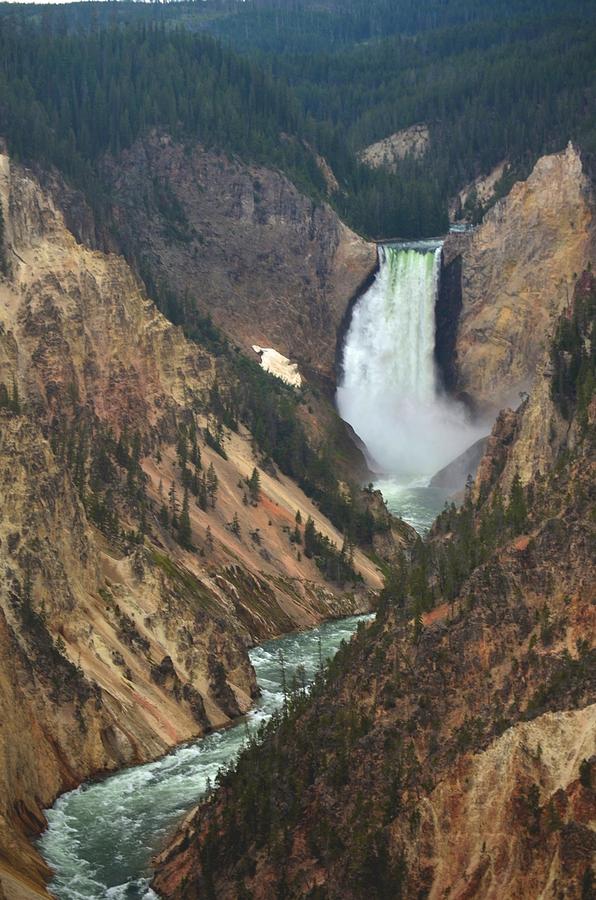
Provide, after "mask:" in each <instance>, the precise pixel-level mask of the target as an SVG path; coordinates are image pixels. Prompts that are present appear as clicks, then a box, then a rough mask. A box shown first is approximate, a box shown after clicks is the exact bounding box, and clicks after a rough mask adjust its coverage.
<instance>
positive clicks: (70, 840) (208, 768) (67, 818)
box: [38, 616, 372, 900]
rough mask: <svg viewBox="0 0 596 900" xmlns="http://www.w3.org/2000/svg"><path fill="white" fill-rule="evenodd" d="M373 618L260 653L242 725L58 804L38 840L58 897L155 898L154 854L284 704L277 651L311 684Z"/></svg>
mask: <svg viewBox="0 0 596 900" xmlns="http://www.w3.org/2000/svg"><path fill="white" fill-rule="evenodd" d="M370 618H372V617H371V616H353V617H351V618H347V619H340V620H338V621H335V622H327V623H325V624H323V625H321V626H320V627H318V628H313V629H312V630H310V631H306V632H303V633H302V634H293V635H289V636H288V637H284V638H280V639H279V640H276V641H268V642H267V643H266V644H262V645H261V646H259V647H255V648H254V649H253V650H251V651H250V657H251V661H252V664H253V666H254V668H255V672H256V674H257V680H258V683H259V686H260V688H261V691H262V695H261V698H260V700H259V702H258V704H257V706H256V707H255V709H254V710H253V711H252V713H250V715H249V716H247V717H246V718H245V719H244V720H243V721H241V722H240V723H238V724H236V725H234V726H232V727H231V728H228V729H226V730H225V731H219V732H216V733H214V734H211V735H208V736H207V737H205V738H203V739H201V740H198V741H195V742H194V743H192V744H187V745H185V746H183V747H179V748H178V749H177V750H174V751H173V752H172V753H170V754H168V756H165V757H164V758H163V759H159V760H156V761H155V762H152V763H148V764H147V765H144V766H135V767H134V768H131V769H125V770H123V771H122V772H119V773H117V774H116V775H113V776H111V777H110V778H106V779H104V780H102V781H100V782H95V783H89V784H84V785H82V786H81V787H80V788H78V789H77V790H75V791H71V792H70V793H68V794H64V795H63V796H62V797H60V798H59V799H58V800H57V801H56V803H55V804H54V806H53V807H52V809H50V810H47V811H46V815H47V819H48V829H47V831H46V832H45V833H44V834H43V835H42V837H41V838H40V840H39V842H38V848H39V850H40V851H41V853H42V855H43V857H44V858H45V860H46V862H48V863H49V865H50V866H52V868H53V869H54V870H55V873H56V874H55V877H54V878H53V880H52V882H51V884H50V890H51V892H52V893H53V894H54V895H55V896H56V897H58V898H59V900H106V898H109V900H156V895H155V893H154V892H153V891H152V890H151V888H150V887H149V882H150V879H151V859H152V857H153V856H154V855H155V854H156V853H157V852H158V851H159V850H160V849H161V848H162V847H163V846H164V844H165V842H166V841H167V838H168V836H169V835H171V834H172V832H173V830H174V828H175V826H176V824H177V823H178V822H179V821H180V819H181V818H182V817H183V816H184V814H185V813H187V812H188V810H189V809H190V808H191V807H192V806H194V805H195V804H196V802H197V800H198V799H199V797H200V796H201V795H202V794H203V793H204V792H205V789H206V787H207V784H208V782H211V783H213V782H214V780H215V777H216V775H217V773H218V771H219V769H220V768H221V767H222V766H224V765H229V764H230V763H231V762H232V761H233V760H234V759H235V758H236V756H237V755H238V753H239V751H240V749H241V748H242V746H243V744H244V742H245V741H246V739H247V736H248V734H249V733H250V732H253V731H254V730H256V729H257V728H258V727H259V726H260V725H261V724H262V723H263V722H266V721H268V720H269V719H270V718H271V715H272V714H273V712H274V711H275V710H276V709H278V708H279V707H280V706H281V704H282V703H283V692H282V677H281V668H280V661H279V653H280V651H281V652H282V653H283V656H284V666H285V672H286V678H287V680H288V683H291V680H292V677H293V675H294V673H295V672H296V671H297V669H298V667H299V666H302V667H303V668H304V672H305V675H306V679H307V681H309V682H310V681H312V679H313V678H314V676H315V674H316V672H317V670H318V669H319V666H320V662H321V659H323V660H326V659H329V658H330V657H332V656H334V655H335V653H336V652H337V650H338V649H339V647H340V645H341V642H342V641H344V640H349V639H350V637H351V636H352V634H353V632H354V631H355V629H356V627H357V626H358V623H359V622H363V621H366V620H368V619H370Z"/></svg>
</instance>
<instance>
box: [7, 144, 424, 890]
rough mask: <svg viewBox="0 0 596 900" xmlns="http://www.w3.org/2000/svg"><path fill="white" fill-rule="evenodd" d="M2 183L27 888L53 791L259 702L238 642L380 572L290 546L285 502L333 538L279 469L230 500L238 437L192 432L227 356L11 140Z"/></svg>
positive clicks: (36, 876)
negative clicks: (78, 219)
mask: <svg viewBox="0 0 596 900" xmlns="http://www.w3.org/2000/svg"><path fill="white" fill-rule="evenodd" d="M0 197H1V201H2V207H3V213H4V224H5V233H4V247H3V254H4V256H5V258H6V259H7V262H8V266H7V275H6V277H3V278H2V279H1V281H0V303H1V305H0V385H2V386H3V388H2V391H3V393H2V392H1V391H0V407H2V408H1V409H0V425H1V428H0V458H1V471H2V483H1V485H0V493H1V503H0V571H1V576H0V577H1V579H2V591H1V595H0V597H1V599H0V636H1V641H2V653H1V654H0V659H1V662H0V702H1V707H2V719H3V728H2V736H1V745H0V798H1V799H0V861H2V865H3V866H4V868H6V866H8V865H10V866H11V867H12V870H13V871H14V870H16V872H17V873H20V874H19V875H18V876H15V877H18V878H20V879H21V881H22V878H24V877H25V878H29V879H30V880H31V881H32V883H33V884H36V885H37V886H38V889H39V890H41V885H42V884H43V881H44V879H45V878H46V877H47V874H48V873H47V871H46V868H45V866H44V864H43V863H42V861H41V860H40V858H39V857H38V856H37V854H36V853H35V851H34V850H33V849H32V847H31V846H30V845H29V844H28V842H27V837H30V836H32V835H33V834H34V833H36V832H37V831H39V829H40V828H42V827H43V821H44V818H43V808H44V807H45V806H47V805H49V804H50V803H51V802H52V801H53V799H54V798H55V797H56V795H57V794H58V793H60V792H61V791H63V790H65V789H68V788H72V787H75V786H76V785H77V784H78V783H80V782H81V781H82V780H84V779H85V778H87V777H89V776H90V775H93V774H97V773H101V772H106V771H109V770H113V769H114V768H117V767H120V766H122V765H124V764H130V763H136V762H140V761H144V760H147V759H150V758H154V757H155V756H157V755H159V754H161V753H163V752H164V751H165V750H167V749H168V748H170V747H171V746H173V745H174V744H176V743H178V742H180V741H183V740H187V739H189V738H191V737H194V736H196V735H200V734H203V733H205V731H206V730H209V729H211V728H213V727H218V726H221V725H224V724H225V723H226V722H228V721H230V719H231V718H233V717H235V716H237V715H238V714H239V713H241V712H242V711H244V710H246V709H247V708H248V706H249V705H250V703H251V702H252V698H253V697H254V695H255V680H254V672H253V670H252V667H251V665H250V661H249V658H248V654H247V648H248V647H249V646H250V645H251V644H252V643H254V642H255V641H256V640H259V639H263V638H265V637H271V636H273V635H276V634H280V633H283V632H284V631H288V630H291V629H293V628H296V627H305V626H307V625H309V624H313V623H316V622H319V621H321V620H322V619H324V618H327V617H330V616H336V615H341V614H349V613H352V612H355V611H360V610H364V609H368V608H369V605H370V602H371V597H372V594H371V591H372V592H374V591H375V590H377V589H378V588H379V587H380V583H381V581H380V576H379V573H378V571H377V569H376V566H375V565H374V564H373V563H372V562H370V560H369V559H368V558H367V557H366V556H365V555H364V554H363V553H362V552H361V550H359V549H358V548H356V549H355V550H354V553H353V565H354V567H355V568H356V569H358V571H359V572H360V573H361V575H362V581H361V582H360V583H359V584H355V585H354V586H353V588H352V587H350V585H349V584H348V585H343V586H340V585H337V584H336V585H334V584H333V583H330V582H329V581H328V580H326V579H325V578H324V577H323V575H322V573H321V571H320V569H319V568H318V567H317V565H315V560H314V559H313V558H309V557H308V556H307V555H306V554H302V553H301V552H300V550H299V545H297V544H296V543H294V542H292V540H291V538H292V536H293V534H294V533H295V531H296V529H297V525H296V522H295V516H296V513H297V512H300V513H301V517H302V522H303V523H304V522H306V521H307V519H308V518H309V517H312V519H313V522H314V525H315V528H316V529H317V531H318V532H319V533H320V535H322V536H323V538H325V539H328V540H329V541H330V542H331V545H335V546H337V547H338V551H337V552H338V553H339V548H341V546H342V543H343V535H342V534H341V533H340V532H339V531H338V530H337V528H335V527H334V526H333V525H332V524H331V523H330V522H329V521H328V520H327V519H326V518H325V517H324V516H323V515H322V514H321V512H320V511H319V510H318V508H317V506H316V505H315V504H314V503H313V501H312V500H311V499H309V498H308V497H307V496H306V495H305V494H304V493H303V492H302V491H301V490H300V488H299V487H298V486H297V484H296V483H294V482H293V481H292V480H291V479H290V478H288V477H287V476H285V475H284V474H283V473H282V472H281V471H279V470H278V468H277V467H276V466H275V465H273V464H271V463H270V464H268V465H267V467H266V470H265V469H260V488H259V492H258V496H257V497H256V499H255V498H252V499H251V501H250V502H249V501H248V500H247V495H248V493H249V488H248V481H249V478H250V476H251V472H252V471H253V469H254V468H255V466H260V465H261V464H262V462H263V460H262V458H261V456H260V455H259V454H258V453H257V451H256V448H255V444H254V441H253V439H252V436H251V434H250V433H249V432H248V431H247V429H246V428H245V427H244V426H241V425H240V426H239V427H238V428H237V430H236V431H230V430H229V429H226V428H224V429H223V430H222V431H221V434H220V436H219V437H216V438H213V435H212V434H211V432H209V433H210V434H211V445H209V443H208V442H207V441H206V439H205V438H204V437H203V435H204V434H206V433H207V431H208V429H213V430H214V431H215V433H216V434H219V433H220V432H219V431H218V429H219V426H218V425H217V423H216V417H215V416H214V414H213V412H212V410H211V407H210V402H211V401H210V397H211V396H212V392H213V390H214V388H215V387H216V385H218V386H219V387H218V389H220V390H221V389H223V388H224V387H225V379H226V377H229V376H227V375H226V370H225V367H222V362H221V360H218V359H216V358H215V357H214V356H212V355H211V354H210V353H209V352H208V351H207V350H205V349H204V348H201V347H200V346H198V345H197V344H194V343H190V342H189V341H187V340H186V339H185V338H184V336H183V334H182V331H181V330H180V329H179V328H176V327H174V326H172V325H171V324H170V323H169V322H168V321H167V320H166V319H165V318H164V317H163V316H162V315H161V314H160V313H159V312H157V310H156V308H155V306H154V305H153V303H152V302H151V301H150V300H149V299H148V298H147V297H146V296H145V294H144V291H143V289H142V287H141V284H140V283H139V281H138V279H137V278H136V277H135V276H134V275H133V273H132V271H131V269H130V268H129V267H128V265H127V264H126V263H125V262H124V260H123V259H122V258H121V257H118V256H117V255H116V254H114V253H112V254H105V253H102V252H99V251H93V250H90V249H89V248H88V247H86V246H85V245H83V244H80V243H77V241H76V240H75V238H74V236H73V234H72V233H71V232H70V231H69V230H68V229H67V228H66V226H65V224H64V219H63V216H62V214H61V212H60V211H59V209H58V207H57V205H56V203H55V201H54V199H53V198H52V196H51V195H50V194H49V193H47V192H44V191H43V190H42V189H41V188H40V185H39V183H38V182H37V180H36V179H35V177H33V175H32V174H31V173H30V172H28V171H27V170H25V169H24V168H22V167H20V166H18V165H15V164H14V163H12V162H11V161H10V160H9V158H8V157H7V156H6V155H2V156H1V157H0ZM181 435H184V436H185V437H184V443H185V445H186V437H187V436H189V435H198V450H197V453H198V452H199V450H200V454H199V455H200V467H201V468H200V469H199V463H197V468H196V474H197V477H199V476H200V473H201V471H202V472H203V473H205V472H206V470H207V469H208V468H209V467H210V466H212V467H213V470H214V471H215V473H216V475H217V501H216V502H215V495H214V502H212V503H209V504H205V508H202V507H201V506H200V505H199V503H198V502H195V500H194V496H193V495H192V494H191V495H190V499H191V502H190V503H189V507H188V517H189V524H190V534H191V542H192V546H183V545H182V546H181V544H180V542H179V541H177V540H176V539H175V534H174V533H173V530H172V528H169V527H165V526H164V523H163V521H162V516H161V513H160V512H159V511H160V508H161V509H162V510H163V508H164V507H166V509H167V507H168V506H169V507H170V509H169V513H170V516H166V517H171V516H173V515H174V514H177V515H178V516H181V515H182V511H181V507H182V498H183V496H184V495H185V486H184V485H185V483H186V484H187V482H185V478H186V477H187V475H188V471H189V470H188V469H186V475H185V470H184V468H183V467H182V463H181V457H180V453H181V452H183V453H184V452H185V451H181V450H180V441H181ZM214 441H215V443H214ZM218 441H219V444H217V442H218ZM222 445H223V446H225V450H224V451H223V452H219V451H218V449H217V447H218V446H219V447H220V450H223V446H222ZM185 466H186V463H185ZM193 467H194V463H193ZM96 485H103V487H102V488H101V491H99V488H97V487H96ZM168 495H169V497H168ZM176 496H177V498H179V499H176ZM251 497H252V495H251ZM139 517H140V518H139ZM235 522H237V525H236V524H234V523H235ZM232 526H233V527H232ZM404 535H405V537H404ZM396 536H397V535H396ZM398 537H399V540H406V542H407V541H408V540H410V538H409V536H408V535H407V534H406V533H405V532H404V533H403V534H400V535H399V536H398ZM11 878H12V876H10V878H9V875H8V874H6V872H5V871H4V869H1V870H0V883H2V884H3V885H4V889H5V892H7V895H8V896H11V893H10V892H11V891H12V889H13V888H12V887H11V885H12V881H11ZM19 890H21V891H25V888H24V887H22V885H21V888H20V889H19Z"/></svg>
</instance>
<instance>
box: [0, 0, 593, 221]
mask: <svg viewBox="0 0 596 900" xmlns="http://www.w3.org/2000/svg"><path fill="white" fill-rule="evenodd" d="M207 31H209V32H211V34H210V35H208V34H206V33H205V32H207ZM595 55H596V22H595V20H594V11H593V6H592V4H590V3H587V2H585V0H573V2H571V3H563V2H561V0H549V2H542V3H539V4H537V3H530V2H522V3H519V2H513V0H499V2H497V3H488V2H480V3H471V2H469V0H458V2H456V3H436V2H430V0H423V2H420V3H412V2H410V0H404V2H400V3H389V2H387V0H375V2H372V3H364V2H363V0H350V2H346V3H342V4H341V5H337V4H333V3H323V4H315V3H312V2H310V0H303V2H296V3H286V2H279V0H263V2H249V3H236V2H232V0H208V2H205V3H203V2H201V3H187V2H180V3H166V4H134V3H128V2H122V3H104V4H95V3H84V4H83V3H82V4H80V5H76V4H75V5H74V6H73V8H72V9H71V8H69V14H68V16H66V14H65V13H64V11H61V10H60V8H59V7H53V6H36V7H15V6H14V5H12V4H3V5H1V6H0V59H1V63H0V115H1V118H2V121H3V123H4V126H3V129H2V130H3V132H4V135H5V137H6V138H7V139H8V141H9V144H10V148H11V150H12V152H13V153H15V154H16V155H17V156H18V157H20V158H23V159H24V160H28V161H33V160H39V161H42V162H44V163H47V162H50V163H53V164H55V165H56V166H58V167H59V168H60V169H62V170H63V171H64V172H65V173H66V174H67V176H68V177H70V178H72V179H73V180H74V181H75V182H77V183H78V184H80V185H82V186H85V188H86V190H87V191H88V192H90V193H93V192H94V191H95V193H96V194H97V195H98V196H101V188H100V186H99V185H98V182H97V164H98V161H99V160H100V159H101V157H102V155H103V154H105V153H107V152H110V153H113V154H116V155H117V154H118V153H119V152H120V151H121V150H122V149H124V148H126V147H127V146H129V145H130V144H131V143H132V142H134V141H135V140H136V139H137V138H138V137H139V136H141V135H142V134H143V133H144V132H146V131H147V129H150V128H154V127H158V128H161V129H164V130H167V131H169V132H171V133H173V134H174V135H175V136H178V137H180V138H184V139H189V140H198V141H200V142H201V143H203V144H205V145H206V146H208V147H213V148H216V149H221V150H223V151H225V152H227V153H229V154H236V155H238V156H240V157H241V158H243V159H244V160H246V161H254V162H258V163H261V164H268V165H271V166H274V167H279V168H281V169H282V170H283V171H285V172H286V173H287V174H288V175H289V176H290V178H291V179H292V180H293V181H294V182H295V183H296V185H297V186H298V187H300V188H301V189H303V190H305V191H306V192H308V193H310V194H311V195H313V196H316V197H322V196H325V193H326V190H327V186H326V184H325V181H324V178H323V175H322V173H321V171H320V168H319V166H318V165H317V160H316V153H320V154H321V155H323V156H324V157H325V158H326V159H327V160H328V162H329V164H330V165H331V167H332V169H333V172H334V174H335V175H336V177H337V179H338V182H339V189H338V190H337V191H335V192H334V194H333V195H332V196H331V197H330V198H329V199H330V200H331V202H332V203H333V204H334V205H335V207H336V208H337V210H338V212H339V213H340V215H342V217H343V218H344V219H345V220H346V221H347V222H348V223H349V224H350V225H351V226H352V227H354V228H355V229H356V230H357V231H359V232H361V233H363V234H365V235H367V236H372V237H387V236H393V235H403V236H418V235H429V234H433V233H439V232H443V231H445V229H446V227H447V202H448V199H449V198H450V197H451V196H452V195H453V194H454V193H455V192H456V191H457V190H458V189H459V188H461V187H462V186H463V185H464V184H466V183H467V182H469V181H470V180H471V179H473V178H474V177H476V176H477V175H479V174H483V173H486V172H488V171H489V170H490V169H491V168H492V167H494V166H495V165H496V164H498V163H500V162H501V161H503V160H507V161H508V162H509V164H510V166H511V173H512V174H513V175H516V174H522V173H524V172H525V171H527V169H528V168H529V167H530V166H531V164H532V163H533V162H534V161H535V159H536V158H537V157H538V156H539V155H540V154H541V153H544V152H548V151H552V150H556V149H560V148H561V147H562V146H563V145H564V144H565V143H566V142H567V141H568V140H569V139H573V140H575V141H577V142H578V143H579V144H580V146H581V147H582V149H584V150H587V151H593V150H594V149H595V148H596V132H595V130H594V126H593V123H592V122H591V121H590V119H589V117H588V116H586V111H587V109H589V108H590V107H591V106H593V104H594V100H595V95H596V77H595V73H594V65H593V60H594V58H595ZM420 122H424V123H425V124H427V125H428V127H429V129H430V147H429V149H428V150H427V152H426V153H425V154H424V156H423V157H422V158H421V159H419V160H415V159H412V158H406V159H405V160H404V161H403V162H402V163H400V165H399V168H398V171H397V172H395V173H391V172H386V171H382V170H371V169H370V168H368V167H366V166H365V165H363V164H362V163H361V162H360V161H359V159H358V153H359V151H360V150H362V149H363V148H364V147H365V146H366V145H367V144H369V143H371V142H373V141H375V140H379V139H381V138H384V137H386V136H388V135H390V134H391V133H392V132H395V131H396V130H398V129H402V128H405V127H407V126H410V125H413V124H416V123H420ZM511 177H512V176H511V174H510V177H509V181H510V180H511ZM504 187H505V186H503V188H504Z"/></svg>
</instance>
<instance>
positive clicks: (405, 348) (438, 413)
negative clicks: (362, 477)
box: [337, 241, 486, 530]
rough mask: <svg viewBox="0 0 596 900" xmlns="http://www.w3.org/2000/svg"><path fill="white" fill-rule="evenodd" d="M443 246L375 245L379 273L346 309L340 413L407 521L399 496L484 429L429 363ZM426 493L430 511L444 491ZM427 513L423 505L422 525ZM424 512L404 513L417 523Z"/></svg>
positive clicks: (393, 506)
mask: <svg viewBox="0 0 596 900" xmlns="http://www.w3.org/2000/svg"><path fill="white" fill-rule="evenodd" d="M441 247H442V242H440V241H417V242H412V243H408V244H394V245H390V244H387V245H381V246H380V247H379V271H378V273H377V276H376V278H375V280H374V282H373V284H372V285H371V287H370V288H369V289H368V291H366V293H365V294H363V295H362V297H360V299H359V300H358V302H357V304H356V306H355V308H354V311H353V313H352V321H351V323H350V328H349V330H348V333H347V335H346V341H345V346H344V351H343V377H342V381H341V384H340V386H339V388H338V391H337V405H338V409H339V413H340V415H341V416H342V418H343V419H344V420H345V421H347V422H349V423H350V425H352V427H353V428H354V430H355V431H356V433H357V435H358V436H359V438H360V439H361V440H362V441H363V442H364V444H365V446H366V450H367V453H368V456H369V465H370V466H371V468H372V469H373V471H377V472H379V475H380V476H381V477H382V479H383V480H382V482H380V483H379V487H380V488H381V489H382V490H384V492H385V493H386V494H387V492H388V493H389V494H391V501H392V502H391V504H390V508H391V510H392V511H393V512H396V513H397V514H401V515H403V516H404V518H406V521H408V510H407V509H405V508H403V503H402V505H401V506H400V503H401V502H402V501H403V502H405V503H406V506H407V505H408V504H410V503H411V501H412V498H413V496H414V495H415V493H416V492H419V491H420V490H422V491H424V490H426V488H425V485H426V484H427V483H428V479H429V478H430V477H431V476H432V475H433V474H434V473H435V472H437V471H438V470H439V469H441V468H442V467H443V466H444V465H446V464H447V463H449V462H451V460H453V459H454V458H455V457H456V456H458V455H459V454H460V453H461V452H462V451H463V450H465V449H466V448H467V447H469V446H470V445H471V444H472V443H474V441H475V440H477V439H478V438H479V437H481V435H482V434H483V433H485V431H486V428H485V427H484V425H482V424H481V425H478V424H472V423H471V422H470V420H469V418H468V416H467V413H466V410H465V408H464V407H463V405H462V404H459V403H456V402H454V401H452V400H450V399H449V398H447V397H446V396H445V395H444V394H443V393H442V392H441V390H440V386H439V382H438V378H437V373H436V370H435V360H434V351H435V304H436V300H437V294H438V289H439V277H440V269H441ZM412 491H414V494H413V493H412ZM435 493H437V492H435ZM439 493H440V492H439ZM404 498H405V500H404ZM387 499H389V497H387ZM426 499H427V501H428V502H430V503H431V505H432V506H433V509H434V512H435V515H436V513H437V512H439V510H440V509H441V507H442V505H443V501H444V498H443V497H439V494H438V493H437V496H436V497H435V495H434V494H433V497H432V498H431V497H430V496H429V497H428V498H426ZM439 502H440V505H438V506H437V504H439ZM414 505H415V504H414ZM423 506H424V503H423ZM435 507H436V508H435ZM428 515H429V514H428V511H427V510H424V511H423V513H422V519H424V524H426V525H428ZM422 519H421V518H420V515H418V514H416V513H415V514H414V516H413V518H412V517H411V516H410V517H409V520H410V521H411V522H412V524H413V525H414V526H415V527H417V528H418V529H419V530H423V528H424V524H423V521H422Z"/></svg>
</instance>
